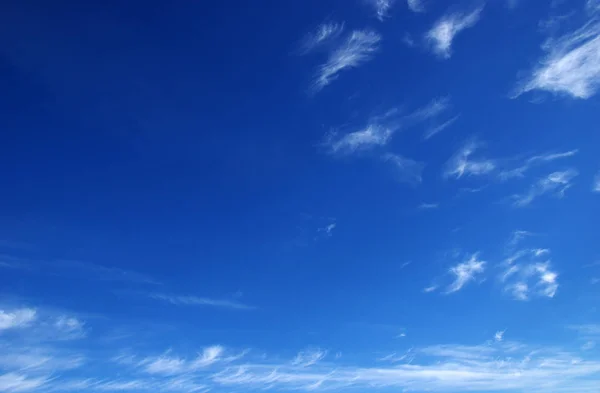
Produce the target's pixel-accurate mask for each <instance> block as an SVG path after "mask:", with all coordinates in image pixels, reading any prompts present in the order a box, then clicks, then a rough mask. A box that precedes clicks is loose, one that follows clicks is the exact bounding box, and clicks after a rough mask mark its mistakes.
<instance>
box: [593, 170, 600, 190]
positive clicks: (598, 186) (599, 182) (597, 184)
mask: <svg viewBox="0 0 600 393" xmlns="http://www.w3.org/2000/svg"><path fill="white" fill-rule="evenodd" d="M592 191H594V192H600V172H598V173H597V174H596V176H595V177H594V183H593V185H592Z"/></svg>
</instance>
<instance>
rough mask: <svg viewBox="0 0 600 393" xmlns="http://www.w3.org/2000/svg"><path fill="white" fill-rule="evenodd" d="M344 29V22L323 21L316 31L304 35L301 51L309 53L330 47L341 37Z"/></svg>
mask: <svg viewBox="0 0 600 393" xmlns="http://www.w3.org/2000/svg"><path fill="white" fill-rule="evenodd" d="M343 31H344V24H343V23H335V22H329V23H323V24H322V25H320V26H319V27H317V29H316V30H315V31H313V32H310V33H308V34H307V35H306V36H305V37H304V39H303V40H302V44H301V46H300V53H301V54H307V53H309V52H312V51H314V50H316V49H320V48H324V47H328V46H329V45H331V44H333V43H334V42H335V41H336V40H337V39H338V38H339V37H340V35H341V34H342V32H343Z"/></svg>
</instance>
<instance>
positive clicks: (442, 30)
mask: <svg viewBox="0 0 600 393" xmlns="http://www.w3.org/2000/svg"><path fill="white" fill-rule="evenodd" d="M482 10H483V8H477V9H475V10H473V11H471V12H469V13H453V14H448V15H445V16H443V17H442V18H441V19H439V20H438V21H437V22H436V23H435V24H434V25H433V27H432V28H431V30H429V31H428V32H427V34H426V35H425V39H426V40H427V42H428V43H429V45H430V46H431V48H432V51H433V53H435V54H436V55H437V56H438V57H441V58H444V59H448V58H450V56H451V55H452V41H453V40H454V38H455V37H456V35H457V34H458V33H460V32H461V31H463V30H465V29H468V28H470V27H473V26H474V25H475V24H476V23H477V22H478V21H479V18H480V16H481V11H482Z"/></svg>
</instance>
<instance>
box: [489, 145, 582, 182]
mask: <svg viewBox="0 0 600 393" xmlns="http://www.w3.org/2000/svg"><path fill="white" fill-rule="evenodd" d="M578 152H579V150H577V149H575V150H569V151H565V152H562V153H545V154H541V155H537V156H533V157H529V158H528V159H527V160H525V162H524V163H523V164H522V165H521V166H519V167H517V168H513V169H507V170H503V171H501V172H500V173H499V174H498V177H499V178H500V179H501V180H508V179H511V178H515V177H524V175H525V172H527V171H528V170H529V169H531V168H532V167H535V166H538V165H541V164H544V163H548V162H552V161H555V160H559V159H563V158H568V157H573V156H574V155H576V154H577V153H578Z"/></svg>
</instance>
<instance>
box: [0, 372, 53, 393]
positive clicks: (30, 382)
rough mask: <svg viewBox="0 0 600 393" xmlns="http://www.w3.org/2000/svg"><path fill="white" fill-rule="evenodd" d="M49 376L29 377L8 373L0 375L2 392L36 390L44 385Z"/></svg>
mask: <svg viewBox="0 0 600 393" xmlns="http://www.w3.org/2000/svg"><path fill="white" fill-rule="evenodd" d="M46 382H48V379H47V378H28V377H27V376H25V375H21V374H16V373H6V374H2V375H0V392H6V393H16V392H30V391H36V389H39V388H40V387H42V386H43V385H44V384H45V383H46Z"/></svg>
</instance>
